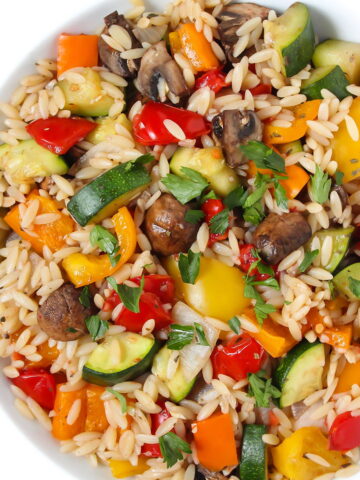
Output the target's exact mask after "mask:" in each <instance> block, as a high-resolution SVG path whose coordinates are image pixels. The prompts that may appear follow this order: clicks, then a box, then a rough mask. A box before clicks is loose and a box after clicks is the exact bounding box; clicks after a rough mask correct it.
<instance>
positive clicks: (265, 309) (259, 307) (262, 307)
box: [254, 302, 276, 325]
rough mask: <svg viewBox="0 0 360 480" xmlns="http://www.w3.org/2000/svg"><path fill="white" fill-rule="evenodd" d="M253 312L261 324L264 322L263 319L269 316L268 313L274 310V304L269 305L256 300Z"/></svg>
mask: <svg viewBox="0 0 360 480" xmlns="http://www.w3.org/2000/svg"><path fill="white" fill-rule="evenodd" d="M254 312H255V316H256V320H257V321H258V322H259V323H260V325H262V324H263V323H264V320H266V319H267V317H268V316H269V313H274V312H276V308H275V307H274V305H271V304H270V303H260V302H256V305H255V307H254Z"/></svg>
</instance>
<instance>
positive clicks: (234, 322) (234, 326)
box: [228, 315, 241, 335]
mask: <svg viewBox="0 0 360 480" xmlns="http://www.w3.org/2000/svg"><path fill="white" fill-rule="evenodd" d="M228 323H229V327H230V328H231V330H232V331H233V332H234V333H236V335H239V333H240V328H241V323H240V320H239V319H238V317H237V316H236V315H235V316H234V317H232V318H230V320H229V322H228Z"/></svg>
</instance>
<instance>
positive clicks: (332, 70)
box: [301, 65, 350, 100]
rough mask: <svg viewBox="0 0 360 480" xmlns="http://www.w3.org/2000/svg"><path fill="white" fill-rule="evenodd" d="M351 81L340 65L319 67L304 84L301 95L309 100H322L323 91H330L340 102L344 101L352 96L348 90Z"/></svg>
mask: <svg viewBox="0 0 360 480" xmlns="http://www.w3.org/2000/svg"><path fill="white" fill-rule="evenodd" d="M348 85H349V81H348V79H347V77H346V75H345V73H344V72H343V71H342V70H341V68H340V67H339V65H333V66H329V67H319V68H317V69H315V70H314V71H313V73H312V75H311V77H310V78H309V79H308V80H306V81H305V82H304V83H303V87H302V89H301V93H303V94H304V95H306V96H307V98H308V99H309V100H316V99H321V98H323V96H322V95H321V90H322V89H323V88H325V89H327V90H329V91H330V92H332V93H333V94H334V95H336V97H337V98H338V99H339V100H343V99H344V98H346V97H348V96H349V95H350V94H349V92H348V91H347V90H346V87H347V86H348Z"/></svg>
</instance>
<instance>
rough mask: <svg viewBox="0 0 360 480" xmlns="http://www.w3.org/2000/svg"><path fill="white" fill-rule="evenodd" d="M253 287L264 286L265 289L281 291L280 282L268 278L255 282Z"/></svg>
mask: <svg viewBox="0 0 360 480" xmlns="http://www.w3.org/2000/svg"><path fill="white" fill-rule="evenodd" d="M251 284H252V285H263V286H264V287H271V288H273V289H274V290H280V285H279V282H278V281H277V280H276V278H266V279H265V280H254V281H252V283H251Z"/></svg>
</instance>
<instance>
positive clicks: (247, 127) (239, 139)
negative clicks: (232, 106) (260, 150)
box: [212, 110, 263, 168]
mask: <svg viewBox="0 0 360 480" xmlns="http://www.w3.org/2000/svg"><path fill="white" fill-rule="evenodd" d="M212 124H213V131H214V133H215V135H216V136H217V138H218V139H219V140H220V142H221V145H222V147H223V149H224V152H225V159H226V162H227V164H228V165H229V166H230V167H232V168H235V167H238V166H239V165H241V164H242V163H245V162H246V161H247V159H246V156H245V155H244V154H243V153H242V151H241V150H240V148H239V146H240V145H245V144H246V143H248V142H249V141H250V140H259V141H260V140H262V136H263V125H262V123H261V120H260V119H259V117H258V116H257V115H256V113H255V112H253V111H252V110H243V111H239V110H224V111H223V112H222V113H220V114H219V115H216V116H215V117H214V118H213V120H212Z"/></svg>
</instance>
